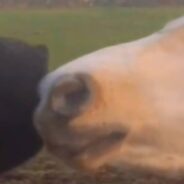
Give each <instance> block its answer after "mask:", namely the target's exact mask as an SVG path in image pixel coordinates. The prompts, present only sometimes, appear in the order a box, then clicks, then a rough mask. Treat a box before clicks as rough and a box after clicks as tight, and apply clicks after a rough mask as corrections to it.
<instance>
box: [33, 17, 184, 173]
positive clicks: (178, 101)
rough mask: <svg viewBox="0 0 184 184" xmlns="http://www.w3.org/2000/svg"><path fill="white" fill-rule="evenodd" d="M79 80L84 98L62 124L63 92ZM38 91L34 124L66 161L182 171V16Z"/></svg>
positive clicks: (79, 64) (85, 60)
mask: <svg viewBox="0 0 184 184" xmlns="http://www.w3.org/2000/svg"><path fill="white" fill-rule="evenodd" d="M62 76H63V77H62ZM81 78H82V80H83V82H85V84H86V85H87V88H88V90H89V91H90V98H89V100H88V102H87V103H85V104H84V105H83V106H82V107H80V111H79V112H78V114H77V115H75V116H74V117H72V118H71V117H70V118H68V119H67V120H66V118H63V117H60V116H58V114H60V115H61V114H62V113H63V112H65V106H66V105H67V100H66V99H65V93H67V92H66V91H67V89H66V88H69V91H70V88H72V87H71V86H72V85H74V88H75V82H76V81H75V80H79V79H81ZM67 82H68V86H69V87H67ZM76 85H77V84H76ZM63 86H65V87H66V88H65V87H63ZM64 88H65V89H64ZM71 90H72V89H71ZM40 94H41V102H40V104H39V106H38V108H37V111H36V113H35V124H36V127H37V129H38V131H39V132H40V134H41V136H42V137H43V139H44V140H45V143H46V145H47V146H48V149H49V150H50V151H51V152H53V153H54V154H56V155H57V156H58V157H59V158H61V160H63V161H65V162H66V163H67V164H69V165H72V166H74V167H80V168H83V169H98V168H100V167H101V166H103V165H114V166H118V167H119V166H123V165H124V164H129V165H132V166H140V167H142V166H143V167H146V168H151V169H161V170H168V171H178V170H179V169H182V168H184V17H181V18H179V19H177V20H175V21H172V22H171V23H169V24H167V25H166V26H165V27H164V28H163V29H162V30H160V31H158V32H156V33H154V34H152V35H150V36H148V37H145V38H143V39H139V40H136V41H133V42H130V43H124V44H120V45H116V46H112V47H107V48H104V49H101V50H99V51H96V52H94V53H91V54H88V55H86V56H83V57H81V58H78V59H76V60H74V61H72V62H70V63H68V64H66V65H65V66H62V67H60V68H58V69H57V70H56V71H54V72H52V73H51V74H49V75H48V76H47V77H46V78H45V79H44V80H43V82H42V84H41V87H40ZM69 114H70V113H69ZM118 135H119V136H118ZM66 155H67V156H66Z"/></svg>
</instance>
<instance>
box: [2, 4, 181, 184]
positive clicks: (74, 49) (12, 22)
mask: <svg viewBox="0 0 184 184" xmlns="http://www.w3.org/2000/svg"><path fill="white" fill-rule="evenodd" d="M183 12H184V7H183V8H182V7H178V8H177V7H173V8H153V9H151V8H148V9H147V8H130V9H129V8H95V9H94V8H92V9H72V10H66V9H65V10H29V11H24V10H19V11H1V12H0V25H1V29H0V35H1V36H8V37H16V38H19V39H22V40H24V41H28V42H29V43H34V44H39V43H42V44H46V45H48V47H49V50H50V70H53V69H54V68H56V67H58V66H60V65H61V64H63V63H66V62H67V61H70V60H71V59H74V58H76V57H78V56H80V55H82V54H85V53H87V52H90V51H93V50H96V49H99V48H101V47H104V46H107V45H112V44H117V43H121V42H126V41H129V40H134V39H136V38H140V37H142V36H145V35H148V34H150V33H151V32H154V31H156V30H158V29H160V28H161V26H163V24H164V23H166V22H167V21H169V20H171V19H173V18H176V17H178V16H180V15H183ZM12 154H16V150H15V153H12ZM0 183H1V184H122V183H126V184H180V183H181V184H183V183H184V176H183V177H182V176H178V177H176V179H173V178H172V177H169V178H166V177H165V176H162V175H160V173H154V174H153V173H152V174H151V173H149V172H145V171H141V170H140V169H131V168H128V167H125V168H124V170H123V172H122V173H120V172H119V171H115V170H113V171H112V169H110V170H108V171H107V172H102V173H100V174H98V175H97V176H94V177H90V176H89V175H88V174H84V173H76V172H73V171H71V170H70V169H68V168H66V167H65V166H64V165H63V164H62V163H58V161H56V160H55V159H54V158H53V157H52V156H50V155H48V153H47V152H46V151H45V150H44V151H41V152H40V154H39V155H38V156H37V157H35V158H34V159H32V160H31V161H29V162H27V163H26V164H25V165H22V166H20V167H19V168H17V169H16V170H14V171H11V172H10V173H6V174H4V175H2V176H1V177H0Z"/></svg>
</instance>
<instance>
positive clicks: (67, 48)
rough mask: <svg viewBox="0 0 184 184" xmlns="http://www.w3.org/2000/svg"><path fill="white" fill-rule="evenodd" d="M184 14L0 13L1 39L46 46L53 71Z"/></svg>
mask: <svg viewBox="0 0 184 184" xmlns="http://www.w3.org/2000/svg"><path fill="white" fill-rule="evenodd" d="M183 12H184V8H153V9H149V8H91V9H90V8H88V9H73V10H50V11H48V10H39V11H38V10H32V11H23V10H21V11H9V12H6V11H1V12H0V25H1V29H0V35H1V36H7V37H16V38H20V39H22V40H25V41H28V42H30V43H33V44H39V43H43V44H46V45H47V46H48V47H49V50H50V61H51V62H50V69H51V70H52V69H54V68H56V67H58V66H59V65H61V64H63V63H66V62H67V61H70V60H72V59H74V58H76V57H79V56H80V55H82V54H85V53H88V52H91V51H93V50H96V49H99V48H101V47H104V46H106V45H112V44H117V43H120V42H126V41H129V40H133V39H136V38H139V37H142V36H145V35H147V34H150V33H151V32H153V31H155V30H157V29H159V28H160V27H161V26H162V25H163V24H164V23H165V22H167V21H168V20H171V19H173V18H175V17H178V16H180V15H182V14H184V13H183Z"/></svg>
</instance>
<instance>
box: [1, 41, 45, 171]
mask: <svg viewBox="0 0 184 184" xmlns="http://www.w3.org/2000/svg"><path fill="white" fill-rule="evenodd" d="M47 70H48V50H47V48H46V47H45V46H44V45H40V46H30V45H28V44H26V43H24V42H22V41H18V40H14V39H9V38H0V173H1V172H4V171H6V170H8V169H11V168H13V167H15V166H17V165H19V164H21V163H22V162H24V161H25V160H27V159H28V158H30V157H32V156H33V155H34V154H36V153H37V151H38V150H39V149H40V148H41V146H42V142H41V140H40V137H39V136H38V135H37V133H36V131H35V129H34V127H33V123H32V115H33V111H34V108H35V106H36V104H37V103H38V100H39V99H38V96H37V86H38V82H39V81H40V79H41V78H42V77H43V76H44V75H45V74H46V73H47Z"/></svg>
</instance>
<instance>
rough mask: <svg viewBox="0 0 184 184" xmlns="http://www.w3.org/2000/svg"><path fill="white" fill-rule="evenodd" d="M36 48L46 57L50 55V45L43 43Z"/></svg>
mask: <svg viewBox="0 0 184 184" xmlns="http://www.w3.org/2000/svg"><path fill="white" fill-rule="evenodd" d="M35 49H36V50H37V51H38V52H39V53H41V54H43V55H44V56H45V57H47V58H48V57H49V49H48V47H47V46H46V45H42V44H40V45H36V46H35Z"/></svg>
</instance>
